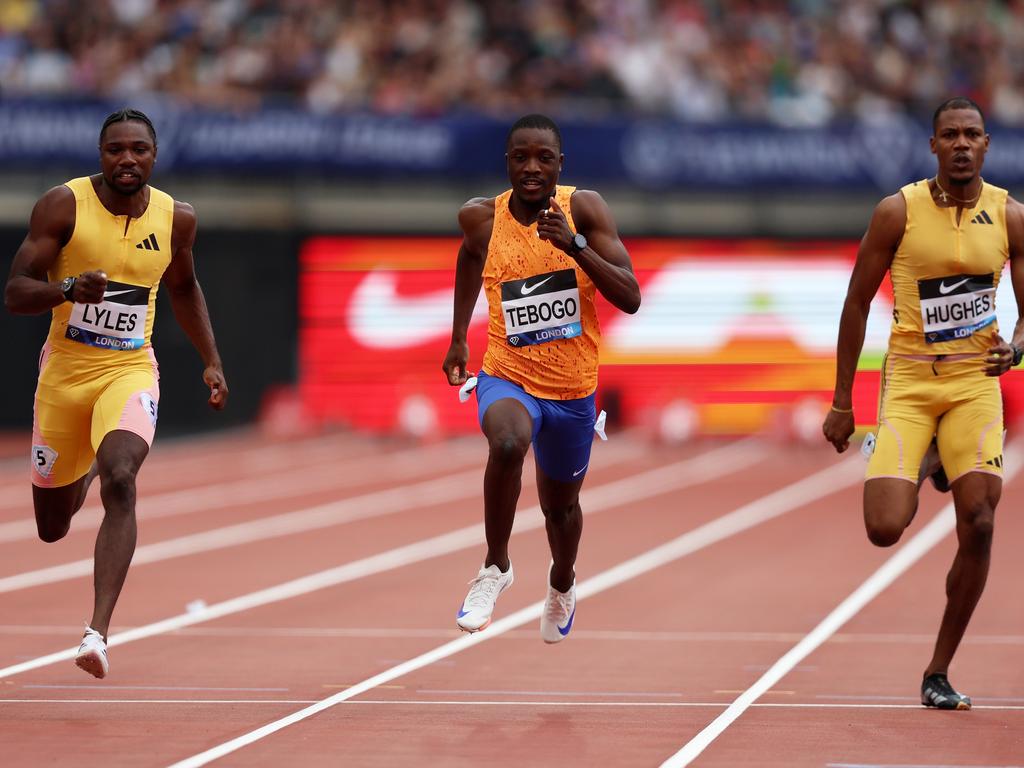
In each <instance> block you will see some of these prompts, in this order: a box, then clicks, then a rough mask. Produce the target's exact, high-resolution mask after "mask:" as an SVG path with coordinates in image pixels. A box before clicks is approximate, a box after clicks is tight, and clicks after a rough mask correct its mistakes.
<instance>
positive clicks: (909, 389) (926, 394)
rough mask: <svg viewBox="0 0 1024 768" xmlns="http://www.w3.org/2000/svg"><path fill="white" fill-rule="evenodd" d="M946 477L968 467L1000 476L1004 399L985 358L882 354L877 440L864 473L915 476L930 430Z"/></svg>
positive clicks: (951, 477) (913, 479)
mask: <svg viewBox="0 0 1024 768" xmlns="http://www.w3.org/2000/svg"><path fill="white" fill-rule="evenodd" d="M933 436H935V437H937V441H938V447H939V457H940V458H941V459H942V465H943V467H944V469H945V470H946V476H947V477H948V478H949V481H950V482H953V481H954V480H956V479H957V478H958V477H961V476H962V475H965V474H967V473H968V472H985V473H988V474H991V475H996V476H998V477H1002V475H1003V401H1002V394H1001V392H1000V389H999V379H998V377H995V376H986V375H985V371H984V359H983V358H982V357H981V356H973V357H969V358H965V359H958V360H947V359H945V358H943V357H942V356H941V355H936V356H935V357H934V358H931V359H928V360H924V359H921V360H918V359H912V358H907V357H901V356H898V355H886V357H885V360H884V361H883V363H882V384H881V392H880V395H879V405H878V433H877V437H878V442H877V444H876V446H875V451H874V453H873V454H872V455H871V459H870V461H869V462H868V470H867V479H868V480H871V479H874V478H876V477H896V478H900V479H902V480H909V481H910V482H913V483H916V482H917V475H918V470H919V469H920V466H921V459H922V458H923V457H924V453H925V451H926V450H927V449H928V444H929V443H930V442H931V440H932V437H933Z"/></svg>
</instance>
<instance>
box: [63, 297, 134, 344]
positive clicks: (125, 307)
mask: <svg viewBox="0 0 1024 768" xmlns="http://www.w3.org/2000/svg"><path fill="white" fill-rule="evenodd" d="M149 290H150V289H149V288H144V287H142V286H138V285H128V284H127V283H118V282H114V281H110V282H108V283H107V290H106V291H105V292H104V294H103V301H102V302H101V303H99V304H77V303H76V304H75V306H74V308H73V309H72V310H71V318H70V319H69V320H68V329H67V331H66V332H65V334H64V336H65V337H66V338H68V339H71V340H72V341H77V342H79V343H81V344H88V345H89V346H91V347H102V348H104V349H121V350H129V349H139V348H140V347H142V345H143V344H145V343H146V315H147V314H148V312H149Z"/></svg>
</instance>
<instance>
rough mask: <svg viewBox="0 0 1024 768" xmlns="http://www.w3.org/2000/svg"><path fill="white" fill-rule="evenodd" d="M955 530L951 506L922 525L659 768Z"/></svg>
mask: <svg viewBox="0 0 1024 768" xmlns="http://www.w3.org/2000/svg"><path fill="white" fill-rule="evenodd" d="M1006 454H1007V459H1008V461H1006V462H1005V464H1004V470H1003V472H1004V482H1008V481H1009V480H1011V479H1012V478H1013V476H1014V475H1016V474H1017V472H1018V471H1019V468H1020V466H1021V460H1022V459H1024V456H1022V455H1021V451H1020V450H1019V449H1017V448H1016V446H1015V447H1014V448H1013V449H1011V450H1007V451H1006ZM955 527H956V515H955V513H954V511H953V503H952V502H950V503H949V504H947V505H946V506H945V507H943V508H942V509H941V510H940V511H939V512H938V514H936V515H935V517H933V518H932V519H931V520H929V521H928V524H927V525H925V526H924V527H923V528H922V529H921V530H920V531H919V532H918V533H917V535H916V536H914V537H913V538H912V539H910V540H909V541H908V542H907V543H906V544H904V545H903V546H902V547H900V548H899V549H898V550H897V551H896V552H895V554H893V556H892V557H890V558H889V559H888V560H886V561H885V562H884V563H883V564H882V565H881V567H880V568H879V569H878V570H876V571H875V572H874V573H873V574H871V576H869V577H868V579H867V580H866V581H865V582H864V583H863V584H861V585H860V586H859V587H857V589H855V590H854V591H853V592H852V593H850V595H849V596H848V597H847V598H846V599H845V600H843V602H841V603H840V604H839V605H838V606H836V607H835V609H833V611H832V612H831V613H830V614H829V615H828V616H826V617H825V618H824V619H823V620H822V621H821V623H820V624H818V626H816V627H815V628H814V629H812V630H811V631H810V633H808V634H807V635H806V636H805V637H804V638H803V639H802V640H801V641H800V642H799V643H797V644H796V645H795V646H793V647H792V648H791V649H790V650H789V651H788V652H787V653H786V654H785V655H784V656H782V658H780V659H779V660H778V661H776V662H775V663H774V664H773V665H772V666H771V668H770V669H769V670H768V671H767V672H765V673H764V675H762V676H761V677H760V678H759V679H758V680H757V681H756V682H755V683H754V684H753V685H752V686H750V688H748V689H747V690H746V691H744V692H743V693H741V694H740V695H739V697H737V698H736V700H735V701H733V703H732V704H730V705H729V707H728V708H727V709H726V710H725V711H724V712H723V713H722V714H721V715H719V716H718V717H717V718H715V719H714V720H713V721H712V722H711V723H709V724H708V725H707V726H706V727H705V728H704V729H703V730H701V731H700V733H698V734H697V735H696V736H694V737H693V738H692V739H690V741H688V742H687V743H686V744H685V745H684V746H683V747H682V748H681V749H680V750H679V751H678V752H676V753H675V754H674V755H672V756H671V757H669V758H668V759H667V760H665V762H663V763H662V764H661V765H662V768H683V766H687V765H689V764H690V763H691V762H693V761H694V760H695V759H696V758H697V757H698V756H699V755H700V754H701V753H702V752H703V751H704V750H705V749H707V748H708V746H710V745H711V743H712V742H713V741H714V740H715V739H716V738H718V737H719V736H720V735H721V734H722V732H723V731H725V729H726V728H728V727H729V726H730V725H732V723H733V722H735V721H736V719H737V718H738V717H739V716H740V715H742V714H743V712H744V711H745V710H746V709H747V708H748V707H749V706H750V705H751V704H753V703H754V702H755V701H757V699H759V698H760V697H761V696H763V695H764V694H765V692H767V691H768V690H770V689H771V688H773V687H774V686H775V684H776V683H778V682H779V681H780V680H781V679H782V678H783V677H785V676H786V675H787V674H788V673H789V672H791V671H792V670H793V668H794V667H796V666H797V665H798V664H799V663H800V662H801V661H803V660H804V659H806V658H807V657H808V656H810V655H811V654H812V653H813V652H814V651H815V650H816V649H817V648H818V647H819V646H821V645H822V643H824V642H825V641H826V640H828V639H829V638H830V637H832V635H834V634H835V633H836V632H837V631H838V630H839V628H840V627H842V626H843V625H844V624H846V622H848V621H849V620H850V619H852V618H853V617H854V616H856V615H857V614H858V613H860V611H861V609H863V608H864V606H866V605H867V604H868V603H870V602H871V601H872V600H874V599H875V598H876V597H877V596H878V595H879V594H881V592H882V591H883V590H885V589H886V588H887V587H889V586H890V585H891V584H892V583H893V582H895V581H896V579H898V578H899V577H900V576H902V575H903V574H904V573H905V572H906V571H907V570H908V569H909V568H910V567H911V566H912V565H914V563H916V562H917V561H918V560H920V559H921V558H922V557H924V555H925V554H927V553H928V552H929V551H931V549H932V548H933V547H934V546H935V545H936V544H938V543H939V542H940V541H942V540H943V539H944V538H946V536H948V535H949V534H950V533H951V532H952V531H953V530H954V529H955Z"/></svg>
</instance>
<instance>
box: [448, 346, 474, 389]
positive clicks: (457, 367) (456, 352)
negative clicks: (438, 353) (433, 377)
mask: <svg viewBox="0 0 1024 768" xmlns="http://www.w3.org/2000/svg"><path fill="white" fill-rule="evenodd" d="M468 362H469V344H467V343H466V342H464V341H453V342H452V345H451V346H450V347H448V354H447V355H445V357H444V362H443V363H442V364H441V369H442V370H443V371H444V374H445V376H447V377H448V383H449V384H451V385H452V386H453V387H460V386H462V385H463V384H465V383H466V379H468V378H469V373H468V372H467V371H466V364H467V363H468Z"/></svg>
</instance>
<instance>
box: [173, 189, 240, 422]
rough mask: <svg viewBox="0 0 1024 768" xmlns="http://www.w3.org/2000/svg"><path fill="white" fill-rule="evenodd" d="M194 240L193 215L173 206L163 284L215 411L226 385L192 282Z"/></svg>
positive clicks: (201, 299)
mask: <svg viewBox="0 0 1024 768" xmlns="http://www.w3.org/2000/svg"><path fill="white" fill-rule="evenodd" d="M195 240H196V212H195V211H194V210H193V209H192V206H191V205H189V204H188V203H179V202H175V203H174V224H173V228H172V233H171V251H172V254H171V263H170V265H169V266H168V267H167V271H166V272H164V276H163V281H164V285H166V286H167V294H168V295H169V296H170V298H171V308H172V309H173V310H174V317H175V318H176V319H177V320H178V325H180V326H181V329H182V330H183V331H185V335H186V336H188V338H189V340H190V341H191V342H192V346H194V347H195V348H196V351H197V352H198V353H199V356H200V357H201V358H202V359H203V366H204V370H203V381H204V382H206V385H207V386H208V387H209V388H210V400H209V403H210V406H211V407H213V408H215V409H216V410H218V411H219V410H221V409H222V408H223V407H224V406H225V405H227V402H228V385H227V382H226V381H225V379H224V366H223V364H222V363H221V360H220V353H219V352H217V342H216V340H215V339H214V337H213V327H212V326H211V325H210V313H209V311H208V310H207V308H206V298H205V297H204V296H203V289H202V288H200V287H199V281H198V280H197V279H196V271H195V262H194V261H193V258H192V246H193V244H194V243H195Z"/></svg>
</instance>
